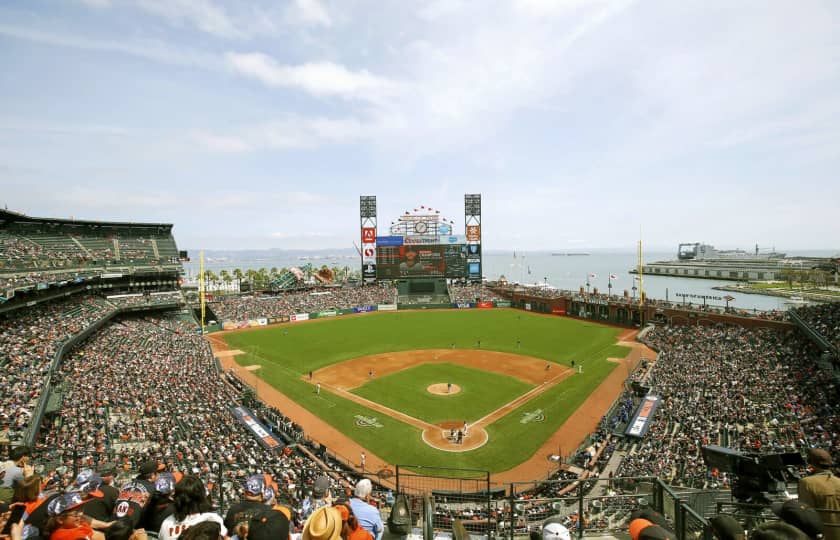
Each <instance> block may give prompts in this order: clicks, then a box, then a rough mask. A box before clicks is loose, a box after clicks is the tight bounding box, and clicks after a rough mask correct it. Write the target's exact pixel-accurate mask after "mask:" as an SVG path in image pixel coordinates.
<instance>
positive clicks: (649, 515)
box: [630, 507, 670, 529]
mask: <svg viewBox="0 0 840 540" xmlns="http://www.w3.org/2000/svg"><path fill="white" fill-rule="evenodd" d="M638 518H642V519H646V520H648V521H650V522H651V523H653V524H654V525H659V526H660V527H662V528H664V529H667V528H668V527H669V526H670V525H668V520H667V519H665V516H663V515H662V514H660V513H659V512H657V511H656V510H654V509H653V508H650V507H647V508H641V509H639V510H636V511H634V512H633V513H632V514H630V521H633V520H634V519H638Z"/></svg>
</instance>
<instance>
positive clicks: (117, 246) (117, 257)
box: [111, 238, 122, 261]
mask: <svg viewBox="0 0 840 540" xmlns="http://www.w3.org/2000/svg"><path fill="white" fill-rule="evenodd" d="M111 242H113V244H114V260H115V261H119V260H120V259H121V258H122V257H120V241H119V240H118V239H117V238H114V239H113V240H111Z"/></svg>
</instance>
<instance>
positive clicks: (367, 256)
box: [362, 244, 376, 263]
mask: <svg viewBox="0 0 840 540" xmlns="http://www.w3.org/2000/svg"><path fill="white" fill-rule="evenodd" d="M362 262H363V263H375V262H376V244H362Z"/></svg>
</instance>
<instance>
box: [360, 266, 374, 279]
mask: <svg viewBox="0 0 840 540" xmlns="http://www.w3.org/2000/svg"><path fill="white" fill-rule="evenodd" d="M362 277H363V278H364V279H365V281H368V280H373V279H376V263H364V264H363V265H362Z"/></svg>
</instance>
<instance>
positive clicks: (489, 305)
mask: <svg viewBox="0 0 840 540" xmlns="http://www.w3.org/2000/svg"><path fill="white" fill-rule="evenodd" d="M476 307H478V309H490V308H492V307H493V302H479V303H477V304H476Z"/></svg>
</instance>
